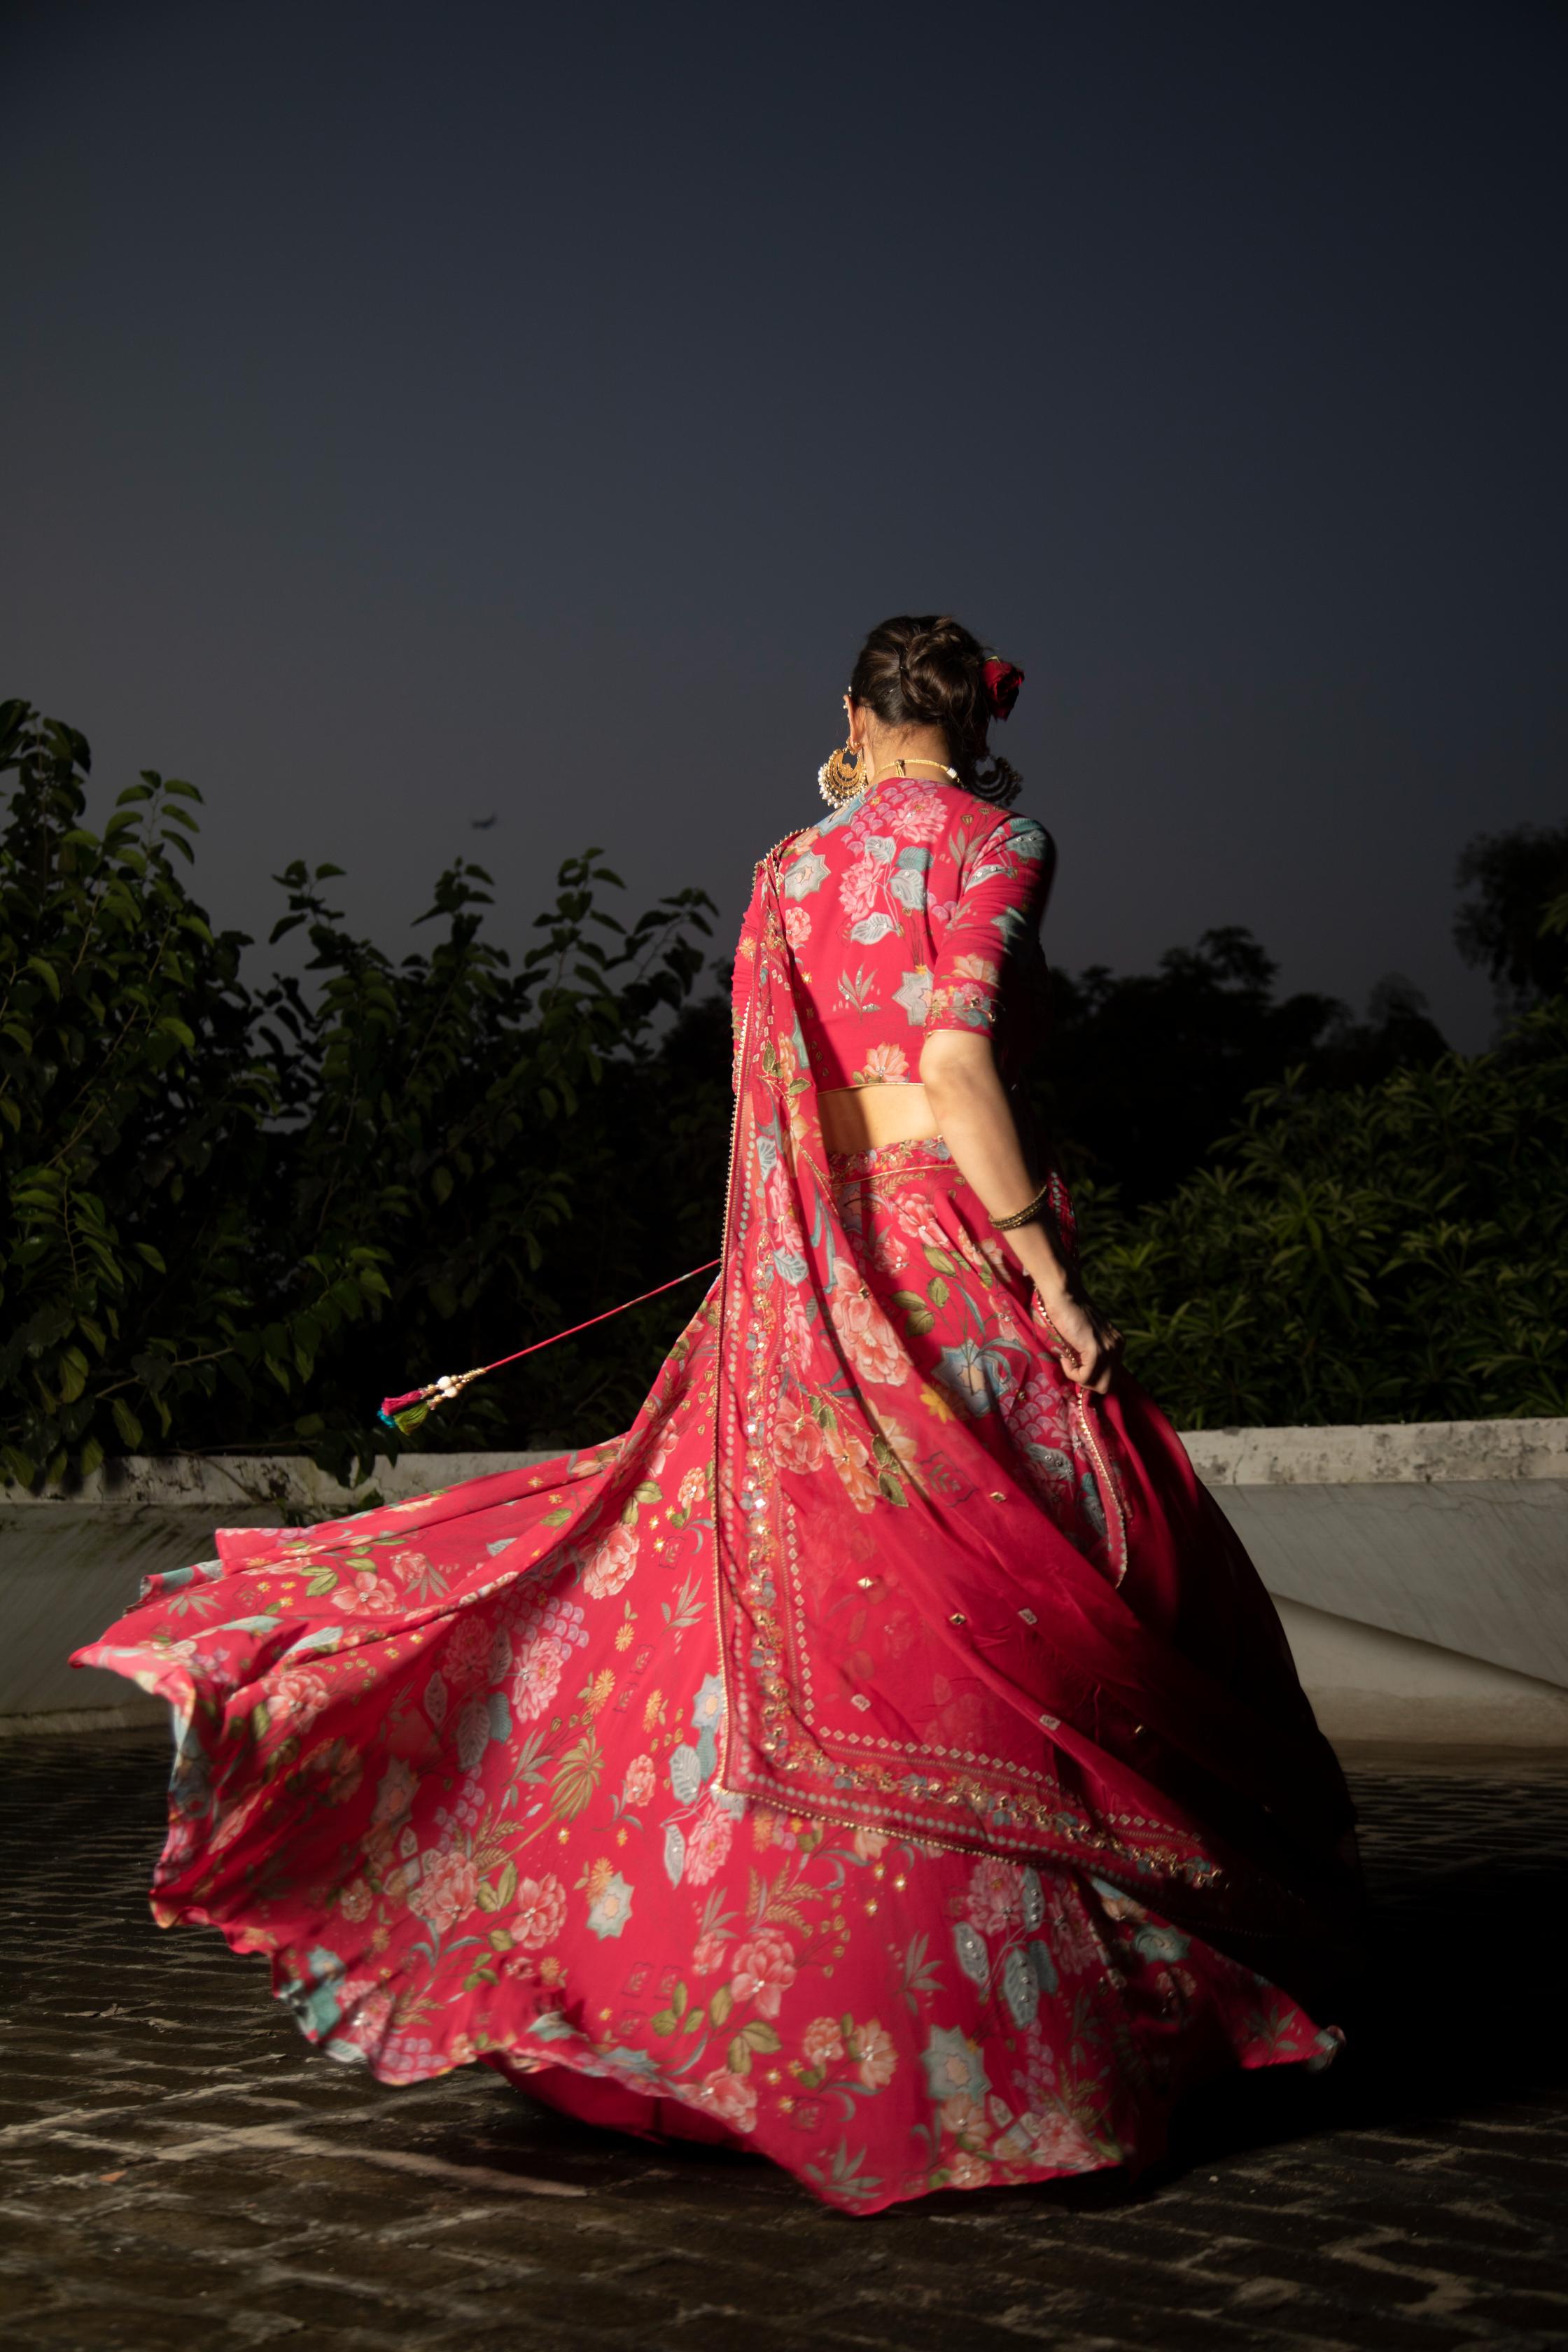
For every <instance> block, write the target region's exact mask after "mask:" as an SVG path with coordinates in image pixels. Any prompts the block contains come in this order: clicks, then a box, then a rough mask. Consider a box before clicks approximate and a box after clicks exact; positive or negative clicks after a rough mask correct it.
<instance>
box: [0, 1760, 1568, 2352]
mask: <svg viewBox="0 0 1568 2352" xmlns="http://www.w3.org/2000/svg"><path fill="white" fill-rule="evenodd" d="M1355 1778H1356V1786H1357V1793H1358V1797H1359V1799H1360V1801H1361V1804H1362V1808H1363V1824H1364V1833H1365V1839H1366V1847H1367V1853H1368V1860H1369V1865H1370V1868H1371V1870H1372V1874H1373V1882H1374V1886H1375V1889H1376V1892H1377V1895H1378V1898H1379V1904H1380V1911H1379V1926H1378V1938H1377V1950H1378V1958H1377V1963H1376V1966H1375V1967H1374V1969H1373V1973H1372V1976H1371V1979H1370V1980H1369V1982H1368V1983H1367V1985H1366V1986H1365V1987H1364V1989H1363V1991H1362V1992H1361V1994H1360V1995H1359V1996H1358V2000H1357V2002H1356V2004H1355V2007H1354V2010H1353V2011H1352V2014H1351V2015H1350V2016H1349V2017H1348V2018H1347V2023H1348V2024H1349V2025H1350V2027H1351V2030H1352V2036H1353V2039H1352V2048H1351V2050H1350V2051H1349V2052H1348V2053H1347V2054H1346V2056H1345V2057H1344V2059H1343V2060H1342V2062H1341V2063H1340V2064H1339V2065H1337V2066H1336V2067H1334V2068H1333V2069H1332V2070H1331V2072H1330V2073H1329V2074H1327V2075H1324V2076H1319V2077H1316V2078H1311V2079H1307V2080H1302V2081H1289V2080H1287V2079H1284V2078H1278V2079H1275V2080H1268V2079H1264V2080H1253V2081H1249V2082H1237V2083H1235V2084H1228V2085H1226V2086H1225V2087H1224V2088H1222V2089H1221V2090H1219V2091H1217V2092H1215V2093H1214V2094H1212V2095H1207V2096H1205V2099H1204V2100H1203V2101H1202V2102H1201V2103H1200V2104H1195V2105H1193V2106H1191V2107H1190V2108H1189V2110H1188V2111H1187V2113H1186V2116H1185V2119H1184V2124H1183V2126H1182V2127H1181V2131H1180V2136H1179V2145H1178V2147H1177V2150H1176V2153H1175V2156H1174V2158H1173V2161H1172V2163H1171V2164H1170V2165H1169V2166H1168V2167H1167V2168H1165V2169H1164V2171H1163V2173H1162V2175H1161V2176H1160V2177H1159V2178H1158V2179H1146V2180H1145V2181H1143V2182H1142V2184H1140V2186H1139V2187H1138V2188H1137V2189H1131V2190H1129V2189H1127V2188H1126V2187H1125V2185H1124V2184H1122V2183H1121V2182H1119V2181H1118V2180H1117V2179H1114V2178H1113V2177H1109V2176H1102V2177H1101V2178H1100V2179H1095V2180H1090V2181H1087V2182H1082V2183H1077V2184H1070V2185H1066V2186H1062V2187H1059V2188H1048V2189H1040V2190H1035V2191H1024V2190H1013V2191H1010V2192H981V2193H977V2194H974V2195H971V2196H965V2197H960V2196H956V2195H949V2196H945V2197H941V2198H936V2199H931V2200H928V2201H927V2202H926V2203H925V2204H924V2205H923V2206H920V2207H913V2208H908V2207H907V2208H905V2209H903V2210H901V2211H896V2212H893V2213H891V2214H888V2215H884V2216H880V2217H879V2218H876V2219H874V2220H869V2221H851V2220H847V2219H844V2218H842V2217H840V2216H838V2215H836V2214H832V2213H828V2212H826V2211H824V2210H822V2209H821V2208H819V2207H817V2206H816V2205H815V2204H813V2203H812V2202H811V2201H810V2200H808V2199H807V2198H806V2196H805V2194H804V2192H802V2191H800V2190H799V2189H796V2188H795V2186H794V2185H793V2183H791V2182H790V2181H789V2180H788V2179H786V2178H785V2177H784V2175H783V2174H781V2173H778V2172H776V2171H774V2170H773V2169H772V2168H770V2167H767V2166H764V2165H763V2164H761V2163H759V2162H755V2161H752V2160H750V2159H747V2158H741V2157H726V2156H723V2155H721V2154H717V2153H714V2152H710V2151H699V2150H680V2149H667V2148H658V2147H651V2146H649V2145H647V2144H644V2143H641V2142H637V2141H632V2140H624V2139H619V2138H616V2137H610V2136H607V2135H599V2134H595V2133H591V2132H589V2131H587V2130H585V2129H583V2128H580V2127H578V2126H574V2125H571V2124H569V2123H567V2122H565V2121H564V2120H563V2119H561V2118H559V2117H556V2116H552V2115H550V2114H548V2113H546V2112H545V2111H543V2110H542V2109H540V2108H537V2107H534V2106H532V2105H530V2104H529V2103H528V2102H527V2101H525V2100H523V2099H521V2098H519V2097H517V2096H516V2095H514V2094H513V2093H511V2092H510V2091H509V2090H507V2089H506V2088H505V2086H504V2085H502V2084H500V2082H498V2081H497V2079H496V2078H495V2077H494V2076H493V2075H491V2074H489V2073H488V2072H487V2071H485V2070H483V2069H476V2070H472V2071H470V2072H468V2073H467V2074H461V2075H454V2076H449V2077H448V2078H447V2079H446V2080H445V2081H443V2082H439V2083H433V2084H426V2085H424V2086H422V2087H420V2088H418V2089H415V2090H405V2091H386V2090H382V2089H379V2088H378V2087H377V2086H376V2085H375V2084H371V2083H368V2082H367V2081H366V2079H365V2078H364V2076H363V2075H362V2074H353V2073H350V2072H347V2071H345V2070H344V2069H342V2068H341V2067H339V2066H336V2065H333V2064H332V2063H330V2062H329V2061H327V2060H324V2059H321V2058H319V2057H316V2056H314V2055H313V2054H311V2053H309V2052H308V2050H307V2049H306V2046H305V2045H304V2044H303V2043H302V2042H300V2040H299V2038H298V2037H297V2035H296V2033H295V2031H294V2029H293V2027H292V2025H291V2024H290V2023H289V2021H288V2020H287V2019H286V2018H285V2016H284V2015H283V2014H282V2012H281V2011H279V2010H278V2009H277V2008H276V2007H275V2006H274V2004H273V2003H272V2002H271V2001H270V2000H268V1996H267V1988H266V1978H265V1969H264V1967H263V1965H262V1964H261V1963H260V1962H259V1961H247V1960H237V1959H235V1958H232V1957H231V1956H230V1955H229V1954H228V1953H227V1952H226V1950H225V1949H224V1948H223V1947H222V1946H221V1944H220V1943H219V1942H218V1939H217V1938H216V1937H214V1936H210V1935H205V1934H202V1933H199V1932H192V1931H187V1930H182V1931H179V1932H177V1933H175V1934H174V1935H171V1936H161V1935H160V1934H159V1933H158V1932H157V1931H156V1930H155V1929H154V1928H153V1926H152V1924H151V1922H150V1920H149V1917H148V1915H147V1910H146V1906H145V1902H144V1899H143V1889H144V1885H145V1882H146V1877H147V1874H148V1868H149V1865H150V1863H151V1860H152V1857H153V1851H154V1848H155V1845H156V1843H157V1839H158V1829H159V1821H160V1811H161V1791H162V1782H163V1748H162V1746H161V1744H158V1745H154V1744H152V1743H149V1742H148V1741H147V1740H145V1739H144V1738H110V1737H108V1736H100V1738H98V1739H97V1740H95V1741H84V1740H78V1739H69V1740H67V1739H55V1740H48V1741H38V1742H31V1743H28V1742H15V1743H9V1744H7V1745H5V1747H0V1840H3V1856H0V1975H3V1978H4V1997H3V2007H0V2036H3V2039H0V2058H3V2072H0V2158H3V2163H4V2177H3V2179H0V2341H3V2342H4V2344H5V2347H8V2352H13V2348H14V2352H45V2347H48V2352H77V2347H81V2352H100V2347H101V2352H109V2347H128V2352H140V2347H153V2346H158V2347H184V2346H187V2345H189V2346H193V2347H195V2346H200V2347H203V2352H227V2347H249V2346H259V2345H270V2344H273V2343H279V2344H284V2343H286V2344H288V2345H289V2346H290V2347H299V2352H310V2347H316V2346H321V2347H344V2352H350V2348H351V2347H357V2348H358V2352H383V2347H442V2352H446V2347H451V2352H459V2347H460V2352H492V2347H493V2352H525V2347H543V2352H556V2347H578V2346H583V2347H599V2346H605V2347H608V2346H625V2347H638V2352H685V2347H692V2352H697V2347H701V2352H730V2347H744V2352H805V2347H812V2352H816V2347H842V2352H858V2347H910V2352H925V2347H931V2352H936V2347H949V2346H951V2347H955V2352H960V2348H961V2352H986V2347H1004V2346H1005V2347H1015V2352H1016V2348H1017V2347H1024V2346H1028V2345H1036V2346H1049V2347H1058V2352H1120V2347H1133V2346H1137V2347H1156V2352H1164V2347H1170V2352H1181V2347H1188V2346H1193V2347H1198V2346H1202V2347H1205V2352H1208V2347H1215V2352H1224V2347H1242V2346H1260V2347H1279V2352H1341V2347H1357V2352H1359V2347H1369V2352H1443V2347H1468V2346H1472V2345H1476V2346H1482V2345H1484V2346H1494V2347H1495V2346H1508V2347H1516V2352H1536V2347H1542V2348H1543V2347H1549V2346H1563V2345H1568V2005H1565V2002H1564V1990H1565V1982H1568V1979H1565V1971H1564V1947H1565V1943H1568V1860H1565V1858H1564V1857H1565V1853H1568V1768H1563V1767H1557V1768H1553V1767H1552V1766H1551V1765H1549V1764H1545V1763H1542V1764H1541V1765H1539V1766H1537V1767H1531V1765H1530V1764H1528V1762H1521V1761H1520V1760H1517V1759H1516V1760H1514V1761H1511V1762H1510V1761H1508V1760H1506V1759H1504V1760H1494V1761H1492V1762H1491V1763H1489V1764H1484V1765H1477V1764H1475V1763H1465V1762H1463V1761H1462V1760H1459V1759H1456V1760H1455V1761H1454V1762H1452V1763H1451V1764H1450V1765H1449V1766H1447V1768H1443V1769H1432V1768H1430V1767H1422V1768H1421V1769H1415V1766H1414V1765H1410V1764H1407V1765H1406V1766H1405V1767H1404V1768H1400V1767H1396V1766H1392V1765H1390V1764H1389V1763H1388V1762H1386V1761H1384V1762H1382V1763H1379V1764H1377V1765H1375V1766H1373V1765H1372V1764H1370V1763H1368V1764H1364V1765H1363V1768H1362V1769H1359V1770H1358V1771H1357V1772H1356V1775H1355Z"/></svg>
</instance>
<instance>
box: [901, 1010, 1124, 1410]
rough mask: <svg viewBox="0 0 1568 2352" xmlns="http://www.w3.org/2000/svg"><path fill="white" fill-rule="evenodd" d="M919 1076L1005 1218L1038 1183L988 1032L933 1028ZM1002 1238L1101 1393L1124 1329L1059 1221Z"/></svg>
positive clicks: (983, 1197) (1066, 1351) (1086, 1383)
mask: <svg viewBox="0 0 1568 2352" xmlns="http://www.w3.org/2000/svg"><path fill="white" fill-rule="evenodd" d="M921 1085H922V1086H923V1087H924V1088H925V1090H926V1097H927V1099H928V1101H929V1102H930V1104H931V1112H932V1115H933V1117H934V1118H935V1119H936V1121H937V1124H938V1126H939V1127H940V1129H941V1130H942V1139H943V1141H944V1142H945V1143H946V1145H947V1148H948V1150H950V1151H951V1152H952V1156H953V1159H954V1160H956V1162H957V1164H958V1171H959V1173H960V1175H961V1176H963V1180H964V1181H965V1183H967V1184H969V1185H970V1186H971V1187H972V1188H973V1191H974V1192H976V1193H978V1195H979V1197H980V1201H981V1204H982V1206H983V1207H984V1209H985V1210H986V1212H987V1213H988V1214H989V1215H991V1216H993V1217H1007V1216H1011V1215H1013V1213H1015V1212H1016V1210H1018V1209H1021V1208H1023V1207H1024V1206H1025V1205H1026V1203H1027V1202H1029V1201H1031V1200H1032V1199H1033V1198H1034V1196H1035V1193H1036V1192H1037V1190H1038V1189H1039V1188H1038V1185H1037V1182H1036V1180H1035V1178H1034V1176H1033V1174H1032V1173H1031V1171H1030V1169H1029V1165H1028V1162H1027V1160H1026V1159H1025V1156H1024V1147H1023V1145H1022V1143H1021V1142H1020V1141H1019V1139H1018V1129H1017V1123H1016V1120H1015V1119H1014V1117H1013V1107H1012V1104H1011V1103H1010V1102H1009V1101H1008V1099H1007V1090H1006V1088H1005V1087H1004V1085H1003V1084H1002V1079H1001V1076H1000V1074H999V1072H998V1070H997V1067H996V1056H995V1055H994V1052H993V1051H992V1046H991V1040H990V1038H989V1037H988V1036H983V1035H977V1034H975V1032H974V1031H973V1030H967V1029H933V1030H931V1031H930V1032H929V1033H928V1034H927V1037H926V1041H925V1045H924V1046H923V1048H922V1049H921ZM1002 1239H1003V1240H1004V1241H1005V1243H1006V1244H1007V1246H1008V1248H1009V1249H1010V1250H1011V1251H1012V1253H1013V1255H1014V1256H1015V1257H1016V1259H1017V1261H1018V1263H1019V1265H1021V1266H1022V1267H1023V1269H1024V1272H1025V1273H1026V1275H1027V1276H1028V1277H1029V1279H1030V1281H1031V1282H1032V1283H1033V1284H1034V1286H1035V1290H1036V1293H1037V1297H1038V1299H1039V1303H1040V1307H1041V1308H1042V1310H1043V1312H1044V1314H1045V1316H1046V1318H1047V1321H1048V1322H1049V1324H1050V1326H1051V1328H1052V1329H1053V1330H1054V1331H1055V1333H1056V1335H1057V1337H1058V1339H1059V1340H1060V1341H1061V1343H1062V1370H1063V1371H1064V1372H1065V1373H1066V1374H1067V1376H1068V1380H1069V1381H1078V1382H1079V1384H1080V1385H1081V1386H1083V1387H1085V1388H1091V1389H1094V1390H1095V1391H1098V1393H1099V1394H1100V1395H1101V1396H1103V1395H1104V1393H1105V1391H1106V1390H1107V1389H1108V1388H1109V1387H1110V1376H1111V1373H1112V1371H1113V1370H1114V1369H1115V1360H1116V1350H1117V1349H1118V1348H1119V1347H1120V1346H1121V1334H1120V1333H1119V1332H1118V1331H1117V1329H1116V1328H1115V1326H1114V1325H1113V1324H1112V1323H1110V1321H1109V1320H1108V1318H1106V1317H1105V1316H1103V1315H1102V1314H1101V1313H1100V1310H1099V1308H1098V1307H1095V1306H1094V1305H1093V1304H1092V1302H1091V1301H1090V1300H1089V1297H1087V1296H1086V1295H1085V1293H1084V1290H1083V1287H1082V1285H1081V1284H1080V1282H1079V1278H1078V1276H1077V1274H1076V1272H1075V1271H1074V1269H1073V1268H1072V1267H1071V1266H1070V1265H1068V1262H1067V1261H1066V1259H1065V1258H1064V1257H1063V1256H1062V1255H1061V1251H1060V1247H1059V1244H1058V1236H1057V1234H1056V1233H1055V1230H1054V1228H1053V1226H1052V1225H1051V1223H1049V1222H1048V1221H1047V1220H1046V1219H1044V1218H1038V1219H1037V1220H1036V1221H1035V1223H1033V1224H1027V1225H1016V1226H1014V1227H1013V1229H1012V1230H1011V1231H1010V1232H1008V1233H1005V1234H1003V1236H1002Z"/></svg>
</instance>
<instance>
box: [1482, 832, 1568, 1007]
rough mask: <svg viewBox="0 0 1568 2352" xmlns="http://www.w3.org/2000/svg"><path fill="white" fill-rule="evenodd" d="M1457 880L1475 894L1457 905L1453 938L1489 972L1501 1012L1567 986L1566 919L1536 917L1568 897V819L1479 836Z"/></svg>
mask: <svg viewBox="0 0 1568 2352" xmlns="http://www.w3.org/2000/svg"><path fill="white" fill-rule="evenodd" d="M1456 880H1457V883H1458V887H1459V888H1460V889H1461V890H1469V891H1473V892H1474V894H1475V895H1474V897H1473V898H1470V899H1468V901H1467V903H1466V904H1465V905H1464V906H1462V907H1461V908H1460V909H1459V912H1458V918H1457V919H1456V921H1455V924H1454V940H1455V944H1456V945H1457V947H1458V950H1459V953H1460V954H1461V955H1462V956H1463V957H1464V959H1465V961H1466V962H1467V963H1469V964H1474V965H1476V966H1477V967H1478V968H1479V970H1480V971H1484V972H1486V973H1487V974H1488V976H1489V979H1490V981H1491V983H1492V986H1493V987H1494V988H1495V989H1496V991H1497V998H1498V1005H1499V1008H1500V1011H1501V1012H1502V1013H1504V1015H1505V1016H1506V1015H1508V1014H1510V1013H1518V1012H1521V1011H1522V1010H1523V1009H1524V1008H1525V1007H1526V1006H1528V1005H1531V1004H1537V1003H1540V1002H1541V1001H1542V998H1543V997H1547V996H1561V995H1562V994H1563V993H1564V992H1568V921H1565V920H1563V919H1558V920H1555V921H1553V920H1547V921H1543V920H1542V908H1543V907H1547V908H1550V907H1551V905H1552V902H1553V901H1555V902H1556V903H1557V904H1558V905H1562V904H1563V903H1565V902H1568V825H1559V826H1558V827H1556V828H1555V829H1554V830H1548V829H1547V828H1545V827H1543V826H1540V825H1531V824H1521V825H1515V826H1514V827H1512V829H1511V830H1510V831H1509V832H1507V833H1482V834H1478V835H1476V838H1475V839H1474V840H1473V841H1471V842H1468V843H1467V844H1466V845H1465V847H1464V849H1463V850H1462V851H1461V852H1460V854H1459V864H1458V874H1457V877H1456Z"/></svg>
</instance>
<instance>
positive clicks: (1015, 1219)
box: [991, 1176, 1051, 1234]
mask: <svg viewBox="0 0 1568 2352" xmlns="http://www.w3.org/2000/svg"><path fill="white" fill-rule="evenodd" d="M1050 1191H1051V1180H1050V1178H1049V1177H1048V1176H1047V1179H1046V1181H1045V1182H1044V1183H1043V1184H1042V1185H1041V1187H1040V1189H1039V1191H1038V1192H1037V1193H1036V1195H1035V1197H1034V1199H1033V1200H1032V1201H1031V1202H1029V1205H1028V1207H1027V1208H1026V1209H1018V1210H1016V1211H1015V1212H1014V1213H1013V1215H1012V1216H1010V1217H993V1218H992V1220H991V1223H992V1227H993V1229H994V1231H995V1232H996V1233H999V1234H1010V1233H1015V1232H1016V1230H1017V1228H1018V1227H1019V1226H1020V1225H1032V1224H1033V1223H1035V1222H1036V1220H1037V1217H1038V1216H1039V1214H1040V1212H1041V1210H1042V1209H1043V1208H1044V1207H1045V1205H1046V1203H1047V1200H1048V1199H1049V1198H1050Z"/></svg>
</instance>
